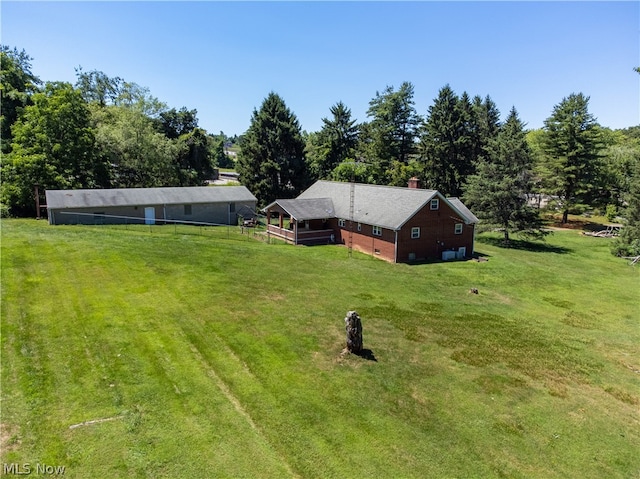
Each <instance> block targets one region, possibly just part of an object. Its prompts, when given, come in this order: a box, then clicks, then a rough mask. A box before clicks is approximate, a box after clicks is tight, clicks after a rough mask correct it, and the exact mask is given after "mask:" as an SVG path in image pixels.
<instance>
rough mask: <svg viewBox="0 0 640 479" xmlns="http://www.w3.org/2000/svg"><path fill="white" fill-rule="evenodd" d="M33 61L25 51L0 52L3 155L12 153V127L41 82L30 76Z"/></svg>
mask: <svg viewBox="0 0 640 479" xmlns="http://www.w3.org/2000/svg"><path fill="white" fill-rule="evenodd" d="M31 60H32V58H31V57H30V56H29V55H27V53H26V52H25V51H24V50H22V51H20V52H19V51H18V50H17V49H16V48H14V49H13V50H11V49H10V48H9V47H7V46H5V45H2V47H1V48H0V99H1V100H0V115H1V116H0V144H1V150H2V153H8V152H9V151H10V150H11V141H12V134H11V126H12V125H13V124H14V123H15V122H16V120H17V119H18V117H19V116H20V114H21V113H22V111H23V110H24V107H26V106H27V105H29V104H30V97H31V95H33V94H34V93H35V92H36V91H37V90H38V85H40V83H41V82H40V79H39V78H38V77H37V76H35V75H34V74H33V73H32V72H31Z"/></svg>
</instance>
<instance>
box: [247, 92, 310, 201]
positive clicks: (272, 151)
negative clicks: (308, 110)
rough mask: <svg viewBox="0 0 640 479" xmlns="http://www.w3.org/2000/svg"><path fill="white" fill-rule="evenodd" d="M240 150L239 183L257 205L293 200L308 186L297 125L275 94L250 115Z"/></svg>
mask: <svg viewBox="0 0 640 479" xmlns="http://www.w3.org/2000/svg"><path fill="white" fill-rule="evenodd" d="M240 146H241V152H240V154H239V156H238V162H237V168H236V169H237V171H238V173H239V175H240V181H241V183H242V184H244V185H245V186H246V187H247V188H249V189H250V190H251V191H252V192H253V194H254V195H256V197H257V198H258V201H259V202H260V203H261V204H263V205H265V204H268V203H270V202H272V201H274V200H275V199H277V198H293V197H295V196H296V195H298V194H299V193H300V192H301V191H302V190H303V189H304V188H305V187H306V186H307V185H308V183H309V175H308V171H307V165H306V161H305V154H304V149H305V143H304V140H303V138H302V133H301V131H300V124H299V123H298V119H297V118H296V116H295V115H294V114H293V113H292V112H291V111H290V110H289V108H287V106H286V104H285V102H284V100H283V99H282V98H281V97H280V96H278V95H277V94H276V93H273V92H271V93H269V95H268V96H267V97H266V98H265V100H264V101H263V102H262V105H261V107H260V110H254V111H253V116H252V117H251V124H250V126H249V129H248V130H247V131H246V133H245V134H244V135H243V137H242V141H241V143H240Z"/></svg>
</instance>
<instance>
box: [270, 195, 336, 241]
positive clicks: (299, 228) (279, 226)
mask: <svg viewBox="0 0 640 479" xmlns="http://www.w3.org/2000/svg"><path fill="white" fill-rule="evenodd" d="M262 211H264V212H265V213H266V215H267V235H269V236H274V237H276V238H279V239H282V240H284V241H286V242H288V243H291V244H302V245H312V244H328V243H332V242H334V241H335V233H334V231H333V229H332V228H331V227H330V224H329V220H330V219H331V218H333V203H332V201H331V200H330V199H329V198H320V199H309V200H295V199H294V200H276V201H274V202H273V203H271V204H270V205H268V206H267V207H266V208H264V209H263V210H262ZM285 218H287V219H285ZM274 220H275V221H274Z"/></svg>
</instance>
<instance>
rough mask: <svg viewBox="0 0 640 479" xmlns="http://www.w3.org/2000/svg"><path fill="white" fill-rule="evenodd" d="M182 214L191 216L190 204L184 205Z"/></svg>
mask: <svg viewBox="0 0 640 479" xmlns="http://www.w3.org/2000/svg"><path fill="white" fill-rule="evenodd" d="M184 215H185V216H191V205H184Z"/></svg>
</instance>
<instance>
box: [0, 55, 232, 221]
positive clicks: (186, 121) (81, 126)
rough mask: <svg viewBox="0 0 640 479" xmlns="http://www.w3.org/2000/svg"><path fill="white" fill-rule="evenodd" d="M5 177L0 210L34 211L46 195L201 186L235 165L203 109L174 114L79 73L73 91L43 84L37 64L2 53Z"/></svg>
mask: <svg viewBox="0 0 640 479" xmlns="http://www.w3.org/2000/svg"><path fill="white" fill-rule="evenodd" d="M0 55H1V83H2V105H1V109H2V118H1V125H0V128H1V131H0V134H1V136H0V141H1V143H0V148H1V151H2V166H1V170H0V174H1V180H2V189H1V190H0V193H1V200H2V206H3V212H4V213H5V214H6V213H10V214H13V215H33V214H34V213H35V202H34V185H39V187H40V188H41V189H67V188H127V187H154V186H194V185H203V184H205V181H206V180H208V179H210V178H212V176H213V173H214V171H213V170H214V168H216V167H231V166H233V163H232V162H231V161H230V159H229V157H228V156H227V155H226V154H225V152H224V143H225V142H227V141H229V138H227V137H226V136H225V135H224V133H222V132H221V133H220V134H219V135H212V134H209V133H207V132H206V131H205V130H203V129H202V128H200V127H199V126H198V119H197V110H195V109H194V110H189V109H187V108H186V107H182V108H180V109H176V108H169V107H168V106H167V105H166V104H164V103H163V102H161V101H160V100H158V99H157V98H155V97H153V96H152V95H151V94H150V92H149V90H148V89H147V88H144V87H141V86H139V85H137V84H136V83H132V82H127V81H124V80H123V79H121V78H119V77H114V78H112V77H109V76H107V75H106V74H104V73H103V72H100V71H90V72H86V71H83V70H82V68H78V69H77V70H76V78H77V81H76V83H75V85H72V84H70V83H66V82H46V83H43V82H42V81H41V80H40V79H39V78H38V77H37V76H36V75H34V73H33V72H32V71H31V58H30V57H29V56H28V55H27V54H26V53H25V52H24V51H21V52H18V51H17V49H15V48H14V49H13V50H11V49H9V48H8V47H6V46H2V49H1V51H0Z"/></svg>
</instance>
